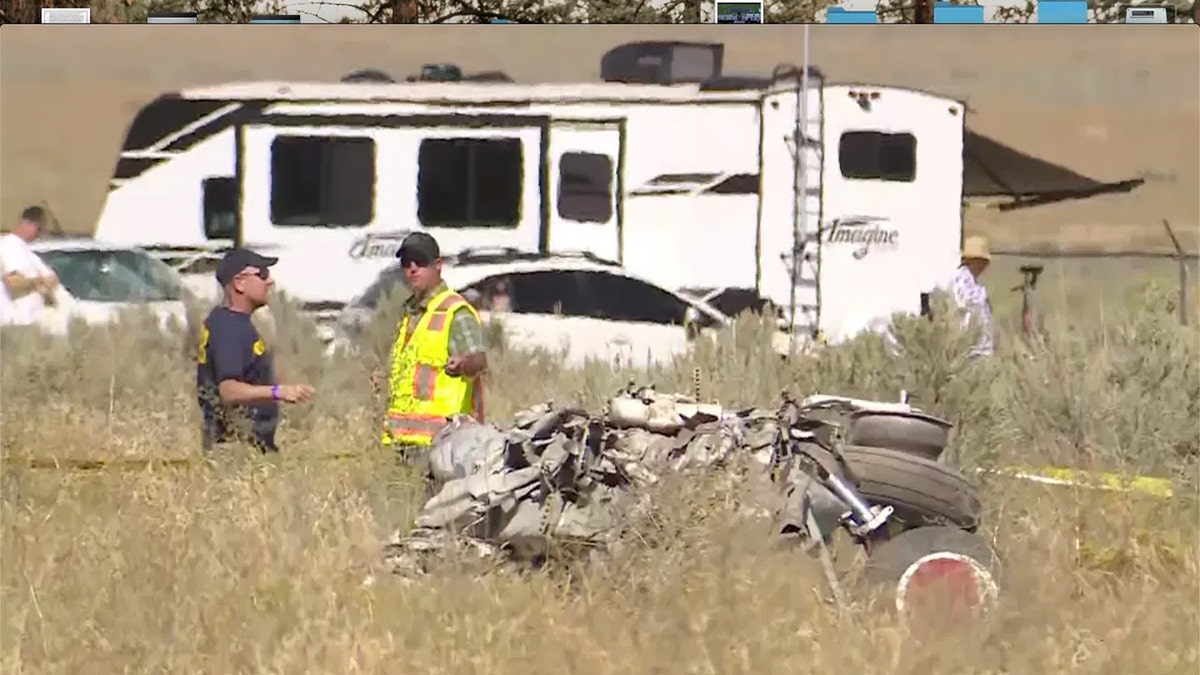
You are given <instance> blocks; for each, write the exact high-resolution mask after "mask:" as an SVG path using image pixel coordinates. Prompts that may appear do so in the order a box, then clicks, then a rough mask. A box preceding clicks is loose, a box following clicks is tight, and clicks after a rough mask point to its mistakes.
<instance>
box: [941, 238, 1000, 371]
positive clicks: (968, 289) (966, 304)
mask: <svg viewBox="0 0 1200 675" xmlns="http://www.w3.org/2000/svg"><path fill="white" fill-rule="evenodd" d="M991 262H992V254H991V252H990V251H989V250H988V241H987V239H984V238H983V237H967V239H966V241H964V242H963V252H962V264H961V265H959V266H958V269H957V270H955V273H954V279H953V281H951V283H950V292H951V294H953V296H954V303H955V304H956V305H958V308H959V309H960V310H962V312H963V313H964V315H965V316H964V317H963V324H964V325H970V324H971V323H972V322H975V323H976V324H977V325H978V326H979V327H980V335H979V340H978V342H976V343H975V344H974V345H972V346H971V350H970V356H971V358H979V357H980V356H990V355H991V353H992V350H993V343H994V338H993V334H992V303H991V301H989V300H988V293H987V289H986V288H984V286H983V284H981V283H979V277H980V275H982V274H983V273H984V271H985V270H987V268H988V265H990V264H991Z"/></svg>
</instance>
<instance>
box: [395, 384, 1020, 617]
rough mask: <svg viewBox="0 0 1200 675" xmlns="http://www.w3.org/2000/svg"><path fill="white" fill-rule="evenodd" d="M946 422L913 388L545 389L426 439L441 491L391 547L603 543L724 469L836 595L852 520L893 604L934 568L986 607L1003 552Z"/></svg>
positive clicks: (427, 552) (515, 557)
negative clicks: (530, 402) (714, 394)
mask: <svg viewBox="0 0 1200 675" xmlns="http://www.w3.org/2000/svg"><path fill="white" fill-rule="evenodd" d="M902 398H907V397H906V396H903V395H902ZM951 426H952V425H950V424H949V423H948V422H946V421H944V420H941V419H938V418H936V417H933V416H931V415H928V414H925V413H923V412H921V411H920V410H919V409H917V408H914V407H912V406H910V405H908V404H907V403H906V402H902V403H890V402H880V401H865V400H858V399H852V398H846V397H841V396H827V395H815V396H811V397H809V398H807V399H804V400H803V401H795V400H793V399H791V398H790V397H786V396H785V397H784V401H783V404H782V406H781V407H780V408H779V409H778V410H767V409H746V410H736V411H731V410H726V409H724V408H723V407H722V406H720V405H717V404H708V403H702V402H700V401H699V400H698V397H695V396H683V395H667V394H663V393H659V392H657V391H655V389H654V388H653V387H637V386H634V385H630V386H629V387H628V388H627V389H625V390H623V391H621V392H619V393H618V394H617V395H616V396H615V397H613V398H612V399H611V400H610V401H609V402H608V405H607V407H606V409H605V411H604V412H603V413H602V414H598V415H594V414H588V413H587V412H586V411H583V410H579V409H576V408H571V407H563V406H556V405H554V404H550V403H547V404H542V405H539V406H536V407H533V408H530V409H528V410H525V411H522V412H521V413H519V414H517V415H516V416H515V419H514V422H513V424H512V425H511V426H507V427H506V428H501V427H499V426H496V425H493V424H480V423H478V422H476V421H475V420H474V419H472V418H470V417H466V416H462V417H457V418H455V419H453V420H452V421H451V424H450V425H448V426H447V427H446V428H445V429H444V430H443V431H442V432H441V433H439V434H438V436H437V437H435V439H434V442H433V445H432V446H431V450H430V455H429V474H430V481H431V484H430V486H429V487H430V494H431V495H432V496H431V497H430V498H429V499H428V501H427V502H426V503H425V504H424V506H423V508H422V509H421V511H420V513H419V514H418V516H417V518H416V522H415V527H414V528H413V530H412V531H411V532H409V533H408V534H407V535H406V536H404V537H400V538H398V539H397V541H396V542H394V543H392V544H391V545H389V546H388V547H387V548H386V549H385V558H386V559H387V561H388V562H389V563H390V564H391V565H392V568H393V570H394V571H396V572H397V573H401V574H410V575H411V574H421V573H425V572H427V571H428V570H429V569H430V565H431V563H434V562H435V561H436V560H437V559H438V558H439V557H440V554H441V553H445V552H446V551H447V549H448V548H450V547H455V549H456V550H459V551H462V550H472V551H474V552H476V553H477V554H479V555H481V556H484V557H488V558H493V559H499V560H505V561H512V562H518V563H526V564H529V563H533V564H537V563H538V562H539V561H541V560H544V559H545V558H546V556H548V555H550V554H551V553H552V552H554V551H576V552H578V551H587V552H589V554H591V555H594V554H596V553H600V554H603V552H605V551H611V550H612V549H613V547H614V546H617V545H618V544H619V543H620V541H621V537H622V534H623V532H624V528H623V524H625V523H627V522H629V519H630V518H633V517H636V516H637V514H639V513H644V512H645V510H646V509H648V508H653V504H652V501H651V500H650V498H649V495H650V494H651V493H652V492H653V490H652V488H653V486H654V485H655V484H657V483H659V481H660V479H661V478H663V477H664V476H666V475H668V474H671V473H674V474H693V475H695V474H696V473H697V472H715V471H727V472H729V475H731V476H737V477H739V478H738V479H739V480H742V481H744V482H745V483H746V485H747V487H748V488H750V489H749V490H748V491H747V492H749V493H751V494H752V497H751V498H750V503H751V504H752V506H753V510H754V511H756V512H759V513H765V514H769V517H770V518H771V527H772V532H774V534H775V535H776V536H778V537H779V538H781V539H786V540H791V541H792V542H793V543H797V544H799V548H800V549H801V550H803V551H805V552H807V553H808V554H809V555H811V556H812V557H813V558H815V559H817V560H819V561H820V562H821V564H822V566H823V567H824V569H825V573H826V579H827V581H828V582H829V584H830V587H831V591H832V593H833V595H834V597H835V598H836V599H838V600H839V601H842V600H844V591H843V590H842V584H841V581H842V580H843V579H841V578H839V573H838V572H837V571H836V570H835V566H834V565H833V562H832V560H831V557H830V554H829V547H830V544H831V542H832V540H833V538H834V537H835V535H837V536H843V535H845V536H848V539H849V541H851V542H853V543H854V544H855V545H856V546H857V548H858V551H859V553H860V555H861V556H862V557H863V558H865V561H864V564H863V565H862V566H861V567H860V569H861V570H862V574H863V575H864V576H865V578H866V580H867V581H868V582H871V583H874V584H877V585H882V586H883V587H884V588H885V589H888V590H887V592H889V593H893V594H894V598H895V604H896V606H897V608H898V609H899V610H901V611H904V610H905V608H906V607H908V606H911V605H912V603H913V601H914V599H916V598H917V597H918V596H919V595H920V593H921V591H922V590H923V589H927V588H932V587H933V586H935V585H938V584H942V585H943V587H944V588H948V589H951V590H952V593H953V595H954V600H955V602H956V603H958V604H960V605H961V606H963V607H967V608H984V607H986V606H989V605H990V604H991V603H993V602H994V601H995V600H996V596H997V595H998V587H997V584H996V575H997V568H998V561H997V559H996V556H995V554H994V553H993V551H992V550H991V548H990V546H989V545H988V543H987V541H986V540H984V539H983V538H982V537H980V536H979V535H978V534H976V533H975V532H976V529H977V528H978V526H979V521H980V511H981V505H980V501H979V498H978V496H977V494H976V490H975V488H974V487H973V486H972V485H971V484H970V483H969V482H968V481H967V479H966V478H965V477H964V476H963V475H962V474H961V473H960V472H958V471H957V470H955V469H954V468H952V467H950V466H947V465H946V464H944V463H941V462H939V461H938V460H939V458H940V457H941V455H942V453H943V451H944V450H945V448H946V445H947V443H948V440H949V433H950V430H951ZM889 587H890V588H889Z"/></svg>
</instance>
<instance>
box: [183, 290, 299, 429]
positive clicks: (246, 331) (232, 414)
mask: <svg viewBox="0 0 1200 675" xmlns="http://www.w3.org/2000/svg"><path fill="white" fill-rule="evenodd" d="M225 380H236V381H238V382H245V383H246V384H259V385H262V384H275V383H276V382H275V363H274V359H273V358H272V356H271V353H270V352H269V351H267V349H266V346H265V345H264V344H263V341H262V336H260V335H259V334H258V330H257V329H255V328H254V324H253V323H252V322H251V321H250V315H249V314H243V313H241V312H235V311H233V310H231V309H229V308H227V307H217V308H216V309H214V310H213V311H211V312H209V314H208V318H207V319H205V320H204V328H203V329H202V330H201V332H200V348H199V351H198V353H197V354H196V397H197V400H198V401H199V403H200V412H201V413H202V414H203V415H204V447H205V448H210V447H211V446H212V444H213V443H220V442H226V441H244V442H248V443H251V444H253V445H255V446H257V447H258V448H259V449H260V450H264V451H274V450H275V449H276V447H275V427H277V426H278V425H279V404H278V403H267V404H264V405H254V406H241V405H238V406H231V405H226V404H224V403H221V395H220V393H219V390H218V385H219V384H220V383H221V382H223V381H225Z"/></svg>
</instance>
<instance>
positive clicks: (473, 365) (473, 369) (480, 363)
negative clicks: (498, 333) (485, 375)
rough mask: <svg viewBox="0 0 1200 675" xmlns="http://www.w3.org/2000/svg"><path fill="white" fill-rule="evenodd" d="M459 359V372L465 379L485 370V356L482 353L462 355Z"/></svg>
mask: <svg viewBox="0 0 1200 675" xmlns="http://www.w3.org/2000/svg"><path fill="white" fill-rule="evenodd" d="M459 358H461V359H462V363H461V364H460V365H459V370H460V371H461V372H462V374H463V375H464V376H466V377H475V376H476V375H478V374H480V373H482V372H483V371H485V370H487V354H484V353H483V352H475V353H474V354H463V355H462V356H461V357H459Z"/></svg>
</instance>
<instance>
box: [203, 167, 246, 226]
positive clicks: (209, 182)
mask: <svg viewBox="0 0 1200 675" xmlns="http://www.w3.org/2000/svg"><path fill="white" fill-rule="evenodd" d="M200 191H201V193H202V195H201V211H202V217H203V218H204V236H205V238H207V239H236V238H237V226H238V182H237V179H236V178H233V177H231V176H212V177H209V178H205V179H204V180H203V181H201V182H200Z"/></svg>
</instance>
